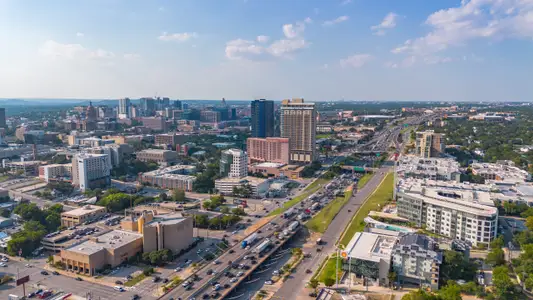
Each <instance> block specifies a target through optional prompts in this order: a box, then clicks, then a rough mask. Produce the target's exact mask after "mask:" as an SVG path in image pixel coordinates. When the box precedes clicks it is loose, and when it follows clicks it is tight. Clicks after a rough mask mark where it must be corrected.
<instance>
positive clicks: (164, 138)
mask: <svg viewBox="0 0 533 300" xmlns="http://www.w3.org/2000/svg"><path fill="white" fill-rule="evenodd" d="M177 143H178V135H177V134H175V133H165V134H156V135H155V144H156V145H164V146H167V145H170V146H172V147H174V146H176V144H177Z"/></svg>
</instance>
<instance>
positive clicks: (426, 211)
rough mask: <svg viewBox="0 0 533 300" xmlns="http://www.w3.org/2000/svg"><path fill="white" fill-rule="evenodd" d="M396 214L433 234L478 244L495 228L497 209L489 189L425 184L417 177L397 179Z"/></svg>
mask: <svg viewBox="0 0 533 300" xmlns="http://www.w3.org/2000/svg"><path fill="white" fill-rule="evenodd" d="M396 203H397V209H398V216H400V217H403V218H406V219H408V220H409V221H410V222H413V223H415V224H416V225H417V226H418V227H421V226H425V227H426V229H427V230H429V231H431V232H435V233H437V234H440V235H443V236H446V237H449V238H451V239H459V240H462V241H466V242H469V243H471V244H472V245H478V244H480V243H483V244H488V243H490V242H491V241H492V240H493V239H494V238H495V237H496V232H497V228H498V209H497V208H496V207H494V206H490V205H487V204H490V203H491V195H490V193H489V192H483V191H474V190H461V189H452V188H449V187H444V186H428V185H423V184H420V181H414V180H407V181H404V180H402V181H400V182H399V185H398V188H397V193H396Z"/></svg>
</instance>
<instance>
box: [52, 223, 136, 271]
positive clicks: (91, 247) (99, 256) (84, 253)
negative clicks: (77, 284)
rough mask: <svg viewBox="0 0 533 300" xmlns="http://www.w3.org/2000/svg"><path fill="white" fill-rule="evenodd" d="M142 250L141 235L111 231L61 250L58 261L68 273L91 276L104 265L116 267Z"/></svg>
mask: <svg viewBox="0 0 533 300" xmlns="http://www.w3.org/2000/svg"><path fill="white" fill-rule="evenodd" d="M142 250H143V235H142V234H139V233H136V232H128V231H123V230H113V231H110V232H108V233H105V234H102V235H100V236H98V237H94V238H91V239H89V240H88V241H84V242H81V243H79V244H74V245H73V246H71V247H69V248H66V249H62V250H61V252H60V255H59V259H58V260H59V261H61V262H62V263H63V264H64V265H65V267H66V269H67V270H69V271H73V272H77V273H81V274H85V275H88V276H93V275H94V274H95V273H96V272H97V271H98V270H101V269H103V268H104V267H105V266H106V265H110V266H111V267H116V266H118V265H120V264H121V263H123V262H125V261H127V260H128V259H129V258H130V257H132V256H134V255H136V254H137V253H141V252H142Z"/></svg>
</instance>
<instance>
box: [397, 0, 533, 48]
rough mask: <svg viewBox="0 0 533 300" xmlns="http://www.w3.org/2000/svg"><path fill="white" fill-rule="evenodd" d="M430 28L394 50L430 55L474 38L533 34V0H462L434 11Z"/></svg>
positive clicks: (485, 38) (526, 36)
mask: <svg viewBox="0 0 533 300" xmlns="http://www.w3.org/2000/svg"><path fill="white" fill-rule="evenodd" d="M426 25H428V26H429V27H430V28H431V31H430V32H429V33H428V34H426V35H425V36H422V37H419V38H416V39H412V40H408V41H406V42H405V43H404V44H403V45H400V46H398V47H396V48H395V49H393V50H392V52H393V53H405V54H408V55H419V56H424V55H429V54H431V53H435V52H440V51H444V50H446V49H448V48H450V47H457V46H464V45H467V44H468V42H470V41H472V40H487V41H490V42H492V41H499V40H503V39H510V38H516V39H531V38H533V1H532V0H470V1H468V0H463V1H461V4H460V5H459V6H458V7H453V8H447V9H442V10H439V11H437V12H434V13H432V14H431V15H429V16H428V18H427V20H426Z"/></svg>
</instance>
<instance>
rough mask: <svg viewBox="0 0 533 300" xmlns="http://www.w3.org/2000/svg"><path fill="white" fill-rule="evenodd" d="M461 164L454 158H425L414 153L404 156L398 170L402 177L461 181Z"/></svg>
mask: <svg viewBox="0 0 533 300" xmlns="http://www.w3.org/2000/svg"><path fill="white" fill-rule="evenodd" d="M460 167H461V166H460V165H459V163H458V162H457V161H456V160H455V159H452V158H436V157H431V158H423V157H419V156H414V155H408V156H402V157H401V158H400V159H399V160H398V166H397V167H396V172H397V174H398V175H399V176H400V177H405V178H409V177H413V178H422V179H431V180H446V181H456V182H459V181H460V179H461V178H460V177H461V171H460V169H459V168H460Z"/></svg>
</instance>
